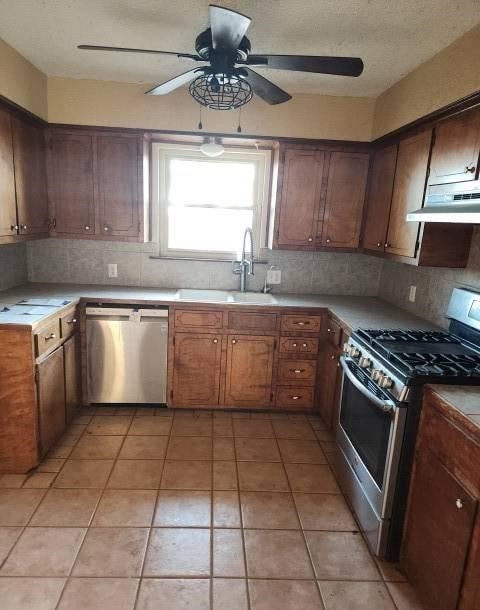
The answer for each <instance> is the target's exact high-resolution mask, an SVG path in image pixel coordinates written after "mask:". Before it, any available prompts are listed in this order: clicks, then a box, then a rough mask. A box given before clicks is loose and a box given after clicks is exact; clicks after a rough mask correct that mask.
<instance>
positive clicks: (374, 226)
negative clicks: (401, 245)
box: [362, 144, 398, 252]
mask: <svg viewBox="0 0 480 610" xmlns="http://www.w3.org/2000/svg"><path fill="white" fill-rule="evenodd" d="M397 148H398V147H397V145H396V144H393V145H392V146H386V147H385V148H379V149H378V150H376V151H375V153H374V155H373V162H372V167H371V169H370V176H369V183H368V193H367V204H366V206H367V207H366V213H365V225H364V229H363V241H362V245H363V247H364V248H365V249H366V250H373V251H374V252H383V250H384V248H385V242H386V239H387V231H388V219H389V217H390V206H391V203H392V193H393V180H394V178H395V165H396V162H397Z"/></svg>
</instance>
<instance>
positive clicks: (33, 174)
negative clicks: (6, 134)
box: [12, 119, 49, 235]
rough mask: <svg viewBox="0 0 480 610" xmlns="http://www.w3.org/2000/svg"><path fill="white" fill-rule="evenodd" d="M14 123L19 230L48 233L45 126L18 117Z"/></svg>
mask: <svg viewBox="0 0 480 610" xmlns="http://www.w3.org/2000/svg"><path fill="white" fill-rule="evenodd" d="M12 124H13V150H14V159H15V185H16V189H17V209H18V224H19V227H20V234H22V235H36V234H42V233H48V229H49V217H48V199H47V174H46V163H45V139H44V129H43V127H38V126H37V125H33V124H31V123H27V122H25V121H21V120H19V119H13V123H12Z"/></svg>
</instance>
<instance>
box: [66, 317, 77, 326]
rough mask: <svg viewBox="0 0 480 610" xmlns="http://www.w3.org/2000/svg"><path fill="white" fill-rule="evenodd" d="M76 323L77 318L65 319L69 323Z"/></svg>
mask: <svg viewBox="0 0 480 610" xmlns="http://www.w3.org/2000/svg"><path fill="white" fill-rule="evenodd" d="M76 323H77V318H72V319H71V320H68V321H67V324H69V325H71V324H76Z"/></svg>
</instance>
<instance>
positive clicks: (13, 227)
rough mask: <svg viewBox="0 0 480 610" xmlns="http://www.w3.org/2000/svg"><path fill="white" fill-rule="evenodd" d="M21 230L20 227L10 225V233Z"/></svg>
mask: <svg viewBox="0 0 480 610" xmlns="http://www.w3.org/2000/svg"><path fill="white" fill-rule="evenodd" d="M19 228H20V227H19V226H18V225H10V231H18V229H19Z"/></svg>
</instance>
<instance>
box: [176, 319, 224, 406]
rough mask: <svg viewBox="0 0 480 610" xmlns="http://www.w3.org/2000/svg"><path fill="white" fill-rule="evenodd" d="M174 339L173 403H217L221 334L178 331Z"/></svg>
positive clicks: (208, 404) (177, 404) (189, 404)
mask: <svg viewBox="0 0 480 610" xmlns="http://www.w3.org/2000/svg"><path fill="white" fill-rule="evenodd" d="M177 313H178V312H177ZM174 341H175V346H174V363H173V388H172V391H173V395H172V400H173V404H174V405H175V406H176V407H182V406H199V407H207V406H215V405H218V401H219V393H220V372H221V357H222V337H221V335H213V334H197V333H179V332H177V333H176V334H175V338H174Z"/></svg>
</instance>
